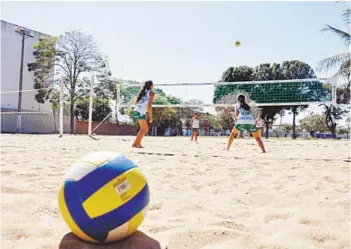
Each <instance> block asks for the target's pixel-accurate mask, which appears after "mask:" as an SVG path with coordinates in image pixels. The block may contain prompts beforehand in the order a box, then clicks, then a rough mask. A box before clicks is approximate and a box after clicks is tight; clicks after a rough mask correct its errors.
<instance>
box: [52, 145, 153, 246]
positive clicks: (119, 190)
mask: <svg viewBox="0 0 351 249" xmlns="http://www.w3.org/2000/svg"><path fill="white" fill-rule="evenodd" d="M149 200H150V193H149V187H148V184H147V181H146V178H145V177H144V175H143V173H142V172H141V170H140V168H139V167H138V166H137V165H136V164H135V163H133V162H132V161H131V160H129V159H128V158H127V157H125V156H124V155H122V154H119V153H116V152H110V151H99V152H93V153H91V154H88V155H86V156H84V157H83V158H82V159H81V160H80V161H78V162H77V163H75V164H73V165H72V167H71V169H70V170H69V172H68V173H67V175H66V178H65V181H64V182H63V184H62V185H61V188H60V191H59V207H60V211H61V214H62V217H63V219H64V220H65V222H66V223H67V225H68V227H69V228H70V229H71V231H72V232H73V233H74V234H75V235H76V236H78V237H79V238H81V239H83V240H85V241H88V242H96V243H105V242H113V241H117V240H120V239H123V238H125V237H127V236H129V235H131V234H132V233H134V232H135V231H136V230H137V228H138V227H139V226H140V224H141V223H142V221H143V220H144V216H145V212H146V208H147V206H148V204H149Z"/></svg>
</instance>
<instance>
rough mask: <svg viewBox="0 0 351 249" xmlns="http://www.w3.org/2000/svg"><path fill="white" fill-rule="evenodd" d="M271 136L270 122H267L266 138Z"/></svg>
mask: <svg viewBox="0 0 351 249" xmlns="http://www.w3.org/2000/svg"><path fill="white" fill-rule="evenodd" d="M268 137H269V123H268V122H267V123H266V138H267V139H268Z"/></svg>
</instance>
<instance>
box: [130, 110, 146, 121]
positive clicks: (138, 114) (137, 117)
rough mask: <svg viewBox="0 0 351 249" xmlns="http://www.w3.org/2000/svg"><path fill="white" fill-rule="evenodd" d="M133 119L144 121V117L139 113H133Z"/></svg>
mask: <svg viewBox="0 0 351 249" xmlns="http://www.w3.org/2000/svg"><path fill="white" fill-rule="evenodd" d="M133 119H134V120H139V119H142V120H146V115H145V114H141V113H140V112H136V111H133Z"/></svg>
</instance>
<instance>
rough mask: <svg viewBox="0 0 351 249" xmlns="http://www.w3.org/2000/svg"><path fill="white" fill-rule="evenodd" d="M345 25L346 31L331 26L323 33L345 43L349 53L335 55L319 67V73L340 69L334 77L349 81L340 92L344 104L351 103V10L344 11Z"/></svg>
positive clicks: (327, 26) (321, 62) (323, 61)
mask: <svg viewBox="0 0 351 249" xmlns="http://www.w3.org/2000/svg"><path fill="white" fill-rule="evenodd" d="M342 16H343V20H344V24H345V28H346V29H345V31H343V30H341V29H338V28H335V27H333V26H331V25H329V24H327V25H326V27H325V28H323V29H322V30H321V32H323V33H324V32H330V33H332V34H334V35H336V36H338V37H339V38H340V39H341V41H343V42H344V44H345V46H346V48H347V50H348V51H347V52H343V53H340V54H336V55H333V56H331V57H328V58H326V59H324V60H322V61H320V62H319V67H318V69H317V70H318V71H322V70H328V69H331V68H334V67H338V71H337V72H336V74H335V75H334V76H335V77H342V78H344V79H346V80H347V84H346V85H345V86H344V87H343V88H342V91H341V92H340V93H341V94H342V95H343V97H342V99H343V101H344V102H349V101H350V83H351V80H350V76H351V63H350V52H349V47H350V8H348V9H346V10H344V13H343V14H342Z"/></svg>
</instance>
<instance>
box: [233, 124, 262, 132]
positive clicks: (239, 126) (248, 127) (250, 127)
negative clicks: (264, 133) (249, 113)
mask: <svg viewBox="0 0 351 249" xmlns="http://www.w3.org/2000/svg"><path fill="white" fill-rule="evenodd" d="M234 128H235V129H237V130H239V131H249V132H256V131H257V130H258V129H257V127H256V126H255V125H252V124H236V125H235V126H234Z"/></svg>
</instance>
